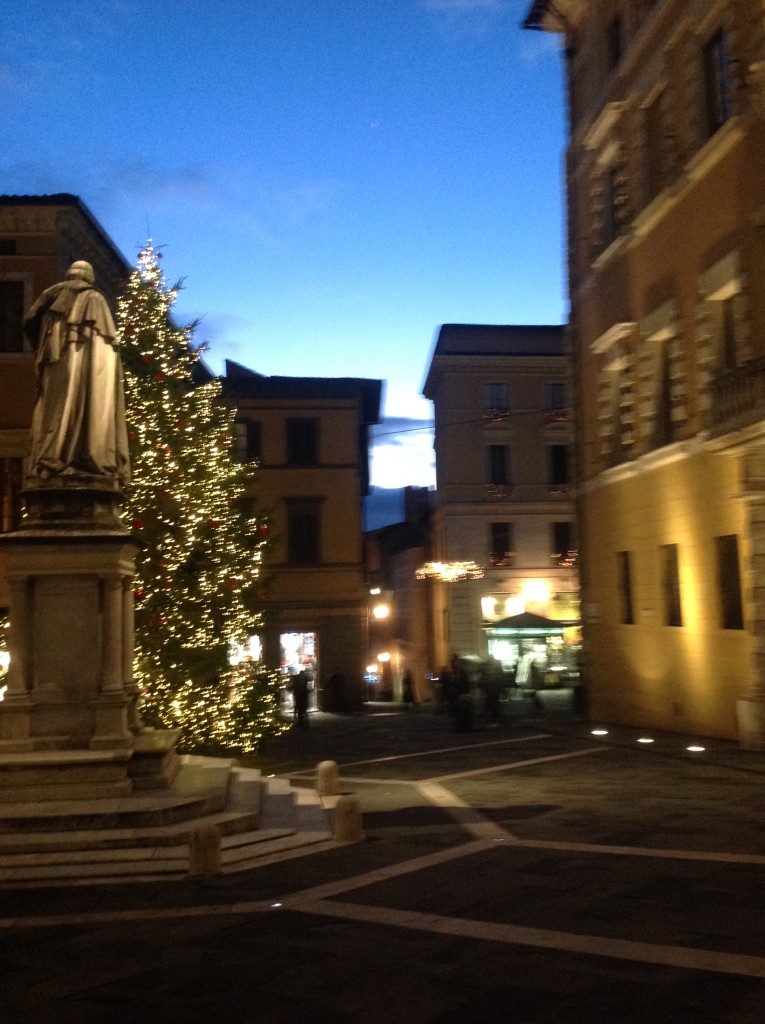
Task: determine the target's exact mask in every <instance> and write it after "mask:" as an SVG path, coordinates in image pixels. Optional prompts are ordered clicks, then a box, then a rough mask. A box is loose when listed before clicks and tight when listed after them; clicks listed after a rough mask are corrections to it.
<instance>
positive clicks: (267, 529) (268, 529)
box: [258, 523, 271, 536]
mask: <svg viewBox="0 0 765 1024" xmlns="http://www.w3.org/2000/svg"><path fill="white" fill-rule="evenodd" d="M258 530H260V532H261V533H262V534H264V535H265V536H268V534H269V533H270V532H271V527H270V526H269V525H268V523H261V524H260V526H259V527H258Z"/></svg>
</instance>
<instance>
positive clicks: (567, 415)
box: [545, 409, 571, 423]
mask: <svg viewBox="0 0 765 1024" xmlns="http://www.w3.org/2000/svg"><path fill="white" fill-rule="evenodd" d="M545 421H546V422H547V423H570V422H571V410H570V409H548V410H547V411H546V412H545Z"/></svg>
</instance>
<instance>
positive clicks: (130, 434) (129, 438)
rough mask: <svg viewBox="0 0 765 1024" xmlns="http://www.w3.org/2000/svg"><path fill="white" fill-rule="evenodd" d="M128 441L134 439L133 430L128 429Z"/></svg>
mask: <svg viewBox="0 0 765 1024" xmlns="http://www.w3.org/2000/svg"><path fill="white" fill-rule="evenodd" d="M128 441H135V431H134V430H128Z"/></svg>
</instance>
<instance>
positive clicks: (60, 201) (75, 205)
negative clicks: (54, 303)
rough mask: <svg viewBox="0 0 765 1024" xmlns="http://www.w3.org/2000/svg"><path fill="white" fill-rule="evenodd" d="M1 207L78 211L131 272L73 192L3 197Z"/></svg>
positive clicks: (116, 249) (96, 221) (117, 249)
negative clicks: (50, 208) (57, 208)
mask: <svg viewBox="0 0 765 1024" xmlns="http://www.w3.org/2000/svg"><path fill="white" fill-rule="evenodd" d="M0 206H68V207H71V208H72V209H74V210H78V211H79V213H80V214H81V215H82V217H83V218H84V219H85V220H86V221H87V222H88V225H89V226H90V227H91V228H92V229H93V231H95V233H96V234H97V235H99V236H100V237H101V240H102V241H103V242H104V243H105V245H106V246H107V247H108V248H109V249H111V250H112V252H113V253H114V254H115V256H117V257H118V259H119V260H120V261H121V262H122V264H123V267H124V269H125V270H126V271H127V272H130V270H131V266H130V263H128V261H127V260H126V259H125V257H124V255H123V254H122V252H121V251H120V249H119V248H118V247H117V245H116V244H115V242H114V241H113V240H112V239H111V238H110V237H109V235H108V234H107V233H106V231H105V230H104V229H103V227H102V226H101V224H100V223H99V222H98V220H97V219H96V218H95V216H94V215H93V214H92V213H91V212H90V210H89V209H88V207H87V206H86V205H85V203H83V201H82V200H81V199H80V197H79V196H76V195H73V194H72V193H71V192H54V193H52V194H51V195H44V196H6V195H3V196H0Z"/></svg>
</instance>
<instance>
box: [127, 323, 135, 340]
mask: <svg viewBox="0 0 765 1024" xmlns="http://www.w3.org/2000/svg"><path fill="white" fill-rule="evenodd" d="M125 334H127V336H128V337H130V335H131V334H135V327H133V325H132V324H128V325H127V326H126V327H125Z"/></svg>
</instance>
